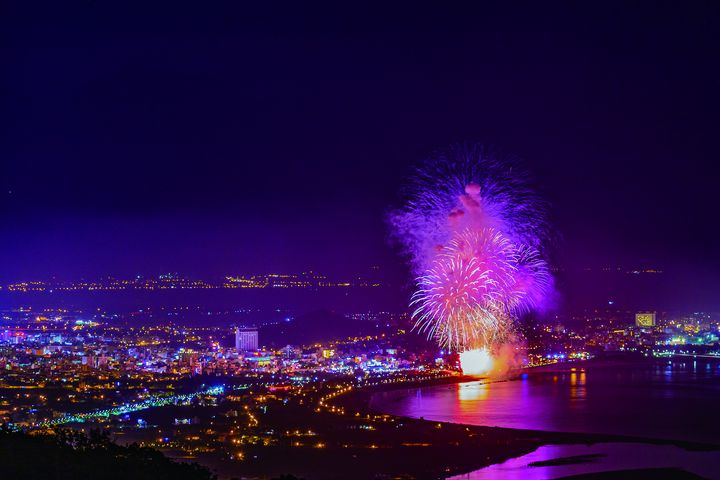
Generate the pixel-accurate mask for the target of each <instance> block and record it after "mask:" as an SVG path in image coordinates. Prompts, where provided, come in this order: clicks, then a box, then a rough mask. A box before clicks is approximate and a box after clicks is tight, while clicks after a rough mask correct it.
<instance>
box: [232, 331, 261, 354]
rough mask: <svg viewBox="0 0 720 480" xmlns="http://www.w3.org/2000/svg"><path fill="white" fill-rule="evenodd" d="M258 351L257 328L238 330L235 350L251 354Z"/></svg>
mask: <svg viewBox="0 0 720 480" xmlns="http://www.w3.org/2000/svg"><path fill="white" fill-rule="evenodd" d="M257 349H258V331H257V329H255V328H238V329H236V330H235V350H237V351H238V352H251V351H255V350H257Z"/></svg>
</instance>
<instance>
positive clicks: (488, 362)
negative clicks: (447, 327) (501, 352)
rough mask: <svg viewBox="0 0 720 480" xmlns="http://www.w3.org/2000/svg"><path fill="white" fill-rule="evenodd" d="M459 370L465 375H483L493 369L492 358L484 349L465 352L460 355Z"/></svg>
mask: <svg viewBox="0 0 720 480" xmlns="http://www.w3.org/2000/svg"><path fill="white" fill-rule="evenodd" d="M460 368H462V371H463V373H464V374H465V375H484V374H487V373H488V372H490V370H491V369H492V368H493V358H492V356H491V355H490V352H488V350H487V349H486V348H476V349H474V350H466V351H464V352H462V353H461V354H460Z"/></svg>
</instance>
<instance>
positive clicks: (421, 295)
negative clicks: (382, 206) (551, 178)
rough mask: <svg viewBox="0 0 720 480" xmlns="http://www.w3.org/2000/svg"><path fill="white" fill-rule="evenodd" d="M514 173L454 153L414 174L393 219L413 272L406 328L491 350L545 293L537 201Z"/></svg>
mask: <svg viewBox="0 0 720 480" xmlns="http://www.w3.org/2000/svg"><path fill="white" fill-rule="evenodd" d="M517 172H518V170H517V168H516V167H513V166H512V165H510V164H506V163H502V162H498V161H497V160H495V159H492V158H488V157H487V156H486V155H485V151H484V150H483V149H482V148H480V147H471V148H460V147H457V148H453V149H451V150H449V151H448V152H446V153H444V154H441V155H439V156H438V158H437V159H435V160H434V161H433V162H431V163H428V164H427V165H426V166H425V167H424V168H422V169H421V170H419V171H418V174H417V177H416V182H415V188H414V189H413V190H412V191H411V192H409V198H408V202H407V204H406V207H405V208H404V209H402V210H400V211H398V212H396V213H395V214H394V215H393V216H392V219H391V220H392V222H393V225H394V227H395V233H396V235H397V237H398V238H399V239H401V241H402V242H403V244H404V245H405V246H406V248H407V250H408V253H409V254H410V257H411V259H412V263H413V268H414V270H415V272H416V274H417V290H416V292H415V294H414V295H413V298H412V306H413V307H414V312H413V318H414V319H415V327H416V328H417V329H418V330H420V331H421V332H424V333H426V334H427V335H428V336H429V337H430V338H434V339H435V340H437V342H438V343H439V344H440V345H441V346H443V347H444V348H447V349H449V350H452V351H457V352H465V351H468V350H473V349H488V350H491V351H492V349H494V348H495V347H496V346H497V345H500V344H502V343H505V342H506V341H507V340H508V338H509V337H510V336H511V335H512V334H513V323H514V320H515V319H516V318H517V317H518V316H519V315H521V314H523V313H526V312H528V311H530V310H532V309H534V308H536V307H538V306H539V305H540V304H541V303H542V302H543V300H544V298H545V297H546V295H547V293H548V291H549V290H550V289H551V287H552V282H551V276H550V275H549V272H548V268H547V264H546V262H545V260H544V259H543V255H542V251H543V248H544V242H545V232H547V226H546V222H545V220H544V218H545V215H544V208H543V204H542V202H540V201H539V200H538V198H537V197H536V196H535V195H534V194H533V193H532V191H531V190H530V189H529V188H528V186H527V181H526V180H525V178H524V177H523V176H521V175H518V173H517ZM468 358H469V357H468Z"/></svg>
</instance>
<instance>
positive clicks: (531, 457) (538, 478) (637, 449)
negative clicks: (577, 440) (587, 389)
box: [448, 443, 720, 480]
mask: <svg viewBox="0 0 720 480" xmlns="http://www.w3.org/2000/svg"><path fill="white" fill-rule="evenodd" d="M581 455H582V456H587V458H585V459H584V461H581V462H580V463H575V464H569V465H544V466H530V464H531V463H533V462H544V461H548V460H555V459H558V458H567V457H575V456H581ZM581 460H582V459H581ZM640 468H678V469H682V470H685V471H688V472H692V473H695V474H697V475H700V476H701V477H703V478H720V452H691V451H687V450H683V449H681V448H678V447H675V446H672V445H648V444H642V443H599V444H596V445H589V446H588V445H546V446H543V447H540V448H539V449H537V450H535V451H534V452H532V453H529V454H527V455H524V456H522V457H518V458H512V459H510V460H508V461H506V462H504V463H499V464H496V465H490V466H489V467H485V468H481V469H480V470H476V471H474V472H471V473H468V474H463V475H456V476H453V477H449V479H448V480H518V479H522V480H546V479H553V478H560V477H566V476H570V475H580V474H587V473H596V472H603V471H610V470H623V469H628V470H629V469H640Z"/></svg>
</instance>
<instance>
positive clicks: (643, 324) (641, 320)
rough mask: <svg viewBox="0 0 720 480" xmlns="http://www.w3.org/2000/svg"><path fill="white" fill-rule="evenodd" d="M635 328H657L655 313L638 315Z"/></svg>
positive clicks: (636, 315)
mask: <svg viewBox="0 0 720 480" xmlns="http://www.w3.org/2000/svg"><path fill="white" fill-rule="evenodd" d="M635 326H636V327H640V328H651V327H654V326H655V313H649V312H648V313H636V314H635Z"/></svg>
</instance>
